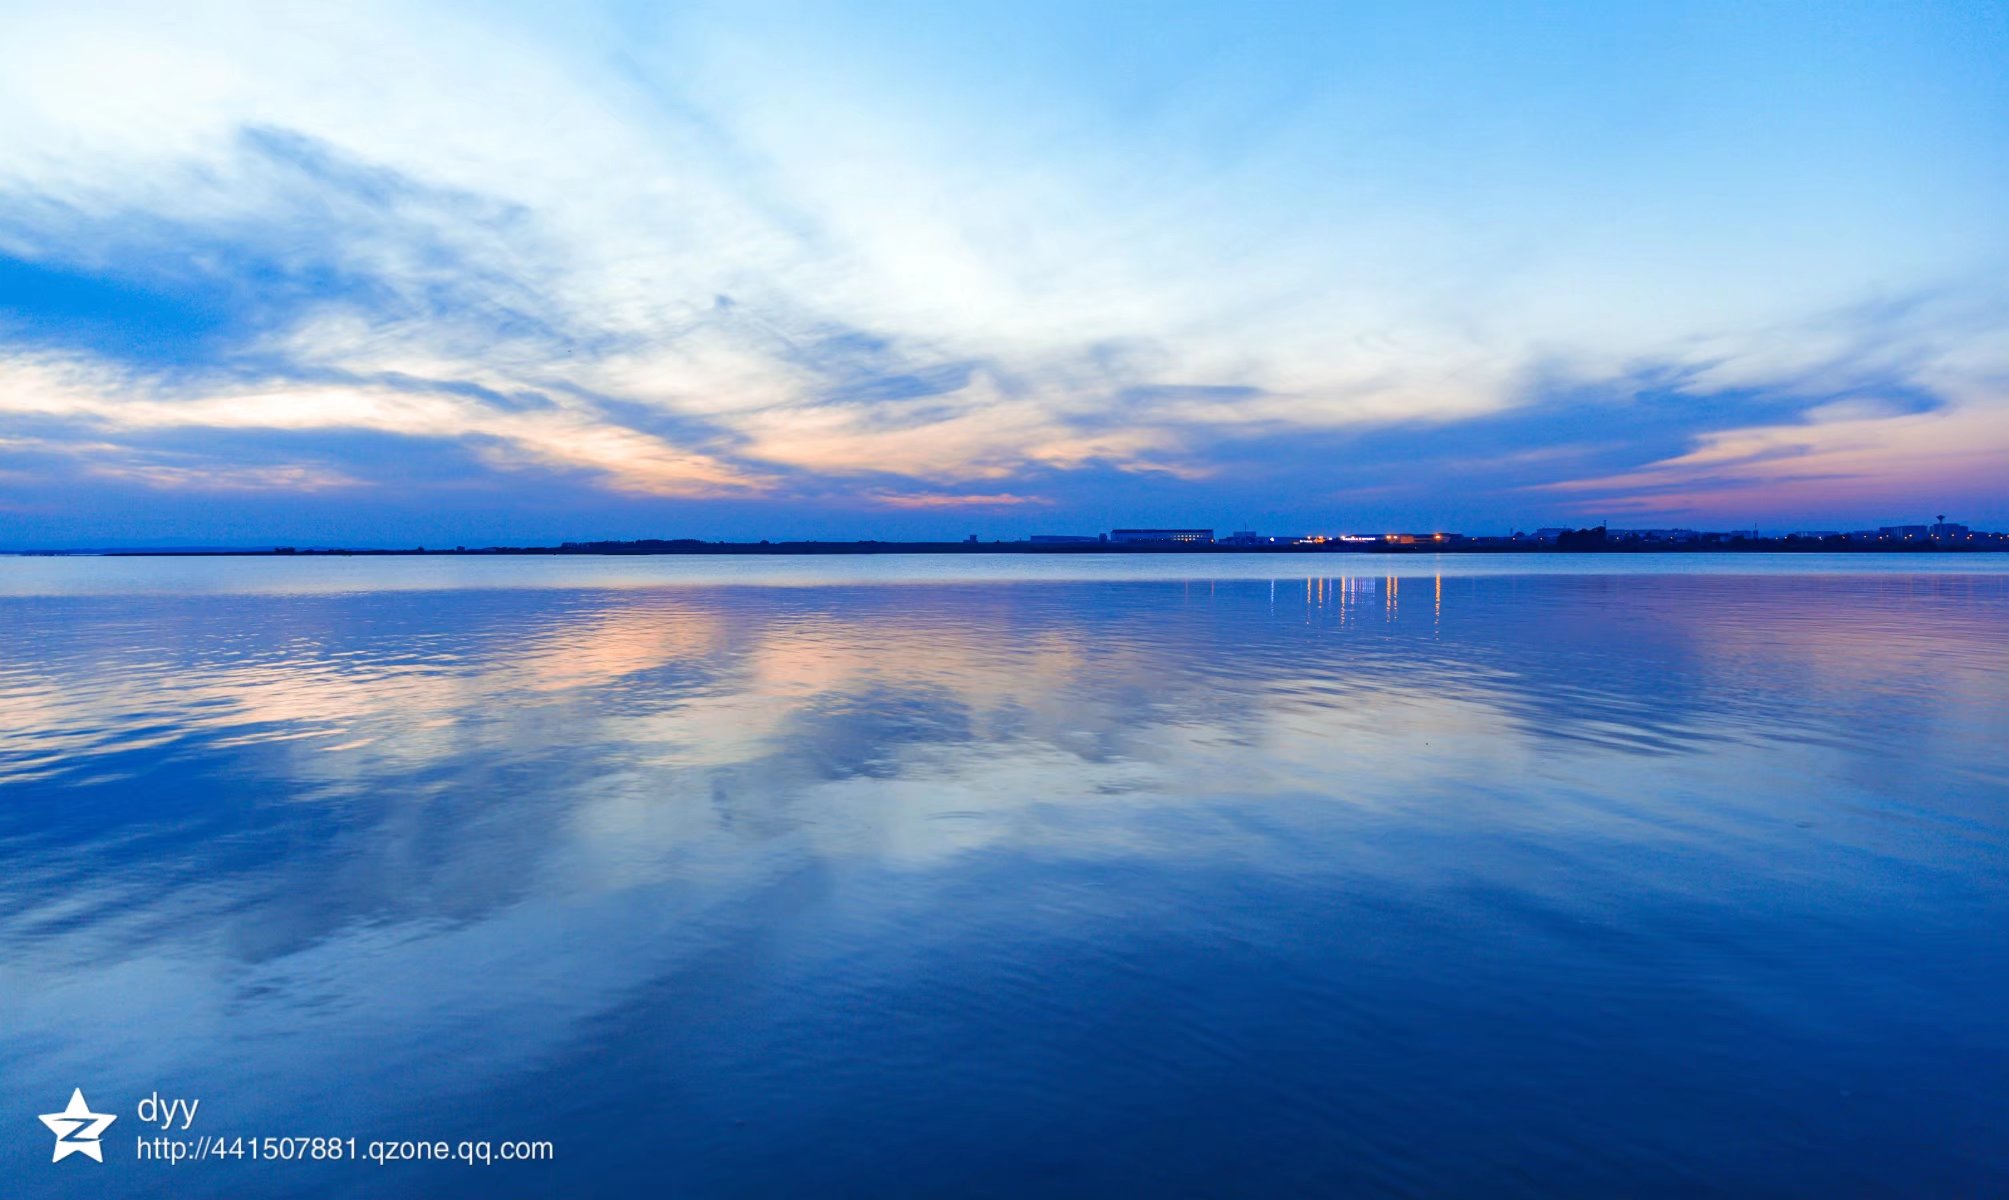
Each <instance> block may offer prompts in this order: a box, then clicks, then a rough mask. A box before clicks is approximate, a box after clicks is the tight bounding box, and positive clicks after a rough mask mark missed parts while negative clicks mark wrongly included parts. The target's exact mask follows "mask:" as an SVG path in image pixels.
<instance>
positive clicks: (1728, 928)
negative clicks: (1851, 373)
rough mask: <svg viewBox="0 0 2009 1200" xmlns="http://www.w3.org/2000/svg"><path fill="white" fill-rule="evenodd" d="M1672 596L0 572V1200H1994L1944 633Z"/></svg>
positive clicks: (1398, 588)
mask: <svg viewBox="0 0 2009 1200" xmlns="http://www.w3.org/2000/svg"><path fill="white" fill-rule="evenodd" d="M1724 559H1727V560H1729V561H1727V562H1726V561H1724V560H1721V559H1715V560H1704V559H1702V558H1701V556H1695V557H1694V558H1675V557H1668V558H1651V559H1648V558H1641V559H1622V560H1614V559H1609V558H1603V557H1600V558H1596V559H1575V558H1569V559H1547V558H1545V559H1539V560H1525V559H1516V560H1500V559H1492V558H1484V559H1464V560H1459V559H1455V558H1445V559H1442V560H1432V559H1409V558H1403V559H1387V560H1383V559H1360V560H1355V559H1352V558H1348V559H1345V560H1339V561H1334V560H1329V559H1323V558H1321V559H1300V558H1290V559H1278V558H1275V557H1250V558H1232V559H1220V558H1207V559H1184V558H1180V559H1160V558H1154V559H1142V560H1138V559H1112V560H1092V561H1090V560H1065V561H1064V562H1063V563H1058V564H1052V563H1047V562H1045V560H1039V561H1038V562H1028V560H1022V559H1014V560H990V559H966V558H954V559H928V560H923V561H921V562H915V561H913V560H903V561H888V560H873V559H864V560H842V561H836V562H831V561H828V560H811V561H810V562H808V563H799V562H789V561H779V562H778V561H777V560H742V561H728V562H723V563H721V562H720V561H718V560H611V561H610V560H584V561H581V560H474V561H470V560H439V559H425V560H417V559H400V560H382V559H376V560H361V559H357V560H314V561H311V562H293V561H284V560H255V559H252V560H246V559H234V560H233V559H219V560H47V559H42V560H14V561H0V1016H3V1017H4V1023H0V1084H4V1087H0V1091H4V1094H5V1096H6V1098H7V1104H8V1111H9V1113H10V1114H11V1115H10V1116H8V1118H7V1127H8V1129H9V1130H10V1132H9V1133H7V1134H6V1135H5V1137H4V1138H0V1180H4V1182H5V1184H6V1185H7V1187H6V1189H5V1190H6V1192H7V1194H9V1195H145V1194H177V1195H181V1194H186V1195H217V1196H224V1195H250V1194H284V1195H338V1196H347V1195H357V1196H363V1195H372V1196H374V1195H413V1196H416V1195H456V1194H464V1195H482V1196H493V1195H498V1194H504V1195H508V1194H533V1193H535V1194H554V1195H555V1194H572V1195H577V1194H588V1193H590V1192H592V1191H595V1190H599V1191H605V1192H615V1191H621V1192H626V1191H638V1192H640V1191H646V1192H647V1193H649V1194H655V1193H659V1192H664V1191H668V1192H669V1193H670V1194H676V1195H686V1196H771V1195H783V1194H787V1195H853V1196H886V1195H910V1194H913V1195H980V1196H1019V1195H1083V1196H1091V1195H1092V1196H1106V1195H1112V1194H1165V1195H1231V1194H1242V1195H1280V1194H1336V1193H1351V1194H1362V1195H1419V1196H1443V1195H1471V1196H1529V1197H1552V1196H1567V1195H1583V1196H1605V1195H1613V1194H1627V1195H1694V1194H1711V1193H1714V1194H1752V1195H1779V1196H1785V1195H1841V1194H1847V1195H1889V1196H1901V1195H1922V1194H1933V1195H1987V1194H2001V1193H2003V1192H2005V1191H2009V1086H2005V1085H2009V1017H2005V1015H2004V1014H2005V1011H2009V1005H2005V1004H2004V1003H2003V1000H2002V997H2003V996H2004V995H2005V994H2009V938H2005V937H2004V936H2003V930H2004V928H2005V927H2009V755H2005V750H2004V746H2005V743H2009V575H2005V574H2003V573H2002V572H2000V571H1999V570H1997V569H1996V568H1995V567H1994V565H1993V563H1994V560H1991V559H1988V558H1985V557H1980V556H1977V557H1975V558H1959V559H1951V558H1935V559H1930V560H1923V561H1917V560H1908V559H1892V558H1886V557H1876V558H1865V557H1864V556H1837V557H1836V558H1832V559H1831V558H1828V557H1826V556H1818V557H1817V556H1808V559H1807V560H1803V559H1798V558H1779V557H1764V558H1759V557H1756V556H1724ZM1809 560H1810V561H1809ZM1510 567H1519V568H1521V569H1520V570H1511V569H1509V568H1510ZM1307 571H1311V572H1314V573H1313V574H1311V575H1310V577H1307V575H1306V572H1307ZM1342 571H1344V572H1346V573H1341V572H1342ZM1360 571H1369V572H1372V573H1369V574H1361V573H1358V572H1360ZM1388 572H1395V573H1393V574H1390V573H1388ZM77 1086H82V1087H83V1088H84V1090H85V1091H86V1093H87V1094H89V1096H90V1098H91V1100H92V1101H93V1103H94V1104H95V1105H96V1107H98V1108H99V1109H100V1110H101V1111H118V1112H120V1113H121V1114H122V1115H121V1118H120V1121H119V1122H118V1123H117V1124H115V1125H114V1126H113V1128H112V1130H111V1131H110V1132H109V1133H108V1134H107V1135H106V1136H107V1140H106V1143H105V1145H106V1153H105V1157H106V1162H105V1164H104V1165H103V1166H102V1167H100V1166H98V1165H97V1164H94V1163H90V1162H87V1161H84V1160H82V1159H81V1158H80V1157H73V1158H71V1159H70V1160H68V1161H65V1162H64V1163H61V1164H57V1165H53V1166H52V1165H51V1164H50V1163H49V1162H48V1155H49V1138H48V1134H47V1132H46V1131H45V1130H43V1128H42V1127H41V1125H40V1124H39V1123H38V1122H37V1121H36V1120H35V1115H36V1114H38V1113H42V1112H53V1111H56V1110H57V1109H59V1108H60V1107H61V1105H62V1103H63V1101H64V1099H65V1098H66V1097H67V1096H68V1094H69V1092H70V1090H71V1089H72V1088H73V1087H77ZM156 1091H158V1092H160V1093H161V1094H163V1095H178V1096H194V1097H200V1098H201V1100H202V1105H203V1107H202V1114H201V1120H200V1121H199V1122H198V1123H197V1129H196V1130H195V1131H194V1132H205V1131H206V1132H210V1133H217V1134H223V1133H233V1132H241V1133H243V1134H245V1135H253V1134H267V1133H282V1134H283V1133H325V1134H328V1135H340V1136H355V1137H357V1138H359V1139H370V1138H416V1137H425V1138H447V1139H460V1138H491V1139H502V1138H535V1139H550V1140H552V1141H553V1142H554V1143H555V1145H556V1158H555V1160H554V1161H552V1162H550V1163H546V1164H538V1165H513V1166H507V1167H505V1166H500V1165H498V1166H492V1167H487V1168H481V1167H464V1166H457V1165H453V1166H447V1165H441V1166H413V1165H404V1166H387V1167H377V1166H371V1165H368V1164H359V1163H320V1164H300V1163H293V1164H253V1163H248V1162H228V1163H221V1164H219V1163H207V1164H202V1165H183V1166H180V1167H167V1166H165V1165H160V1164H146V1163H138V1162H135V1161H134V1145H133V1137H134V1135H137V1134H139V1133H141V1132H144V1131H143V1130H142V1129H140V1128H138V1127H139V1125H140V1122H139V1120H138V1118H137V1116H136V1114H135V1112H134V1108H133V1105H134V1102H135V1100H136V1099H137V1098H139V1097H143V1096H146V1095H148V1094H149V1093H152V1092H156Z"/></svg>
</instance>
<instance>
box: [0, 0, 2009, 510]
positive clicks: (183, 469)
mask: <svg viewBox="0 0 2009 1200" xmlns="http://www.w3.org/2000/svg"><path fill="white" fill-rule="evenodd" d="M267 7H268V8H271V9H273V10H274V11H265V10H264V9H250V10H247V9H244V8H242V7H240V6H225V5H217V6H213V7H207V6H200V5H197V6H191V7H187V8H177V9H176V10H175V11H174V12H173V13H171V14H169V13H166V12H164V11H158V10H156V9H154V8H151V7H143V6H119V5H97V4H92V3H88V2H84V3H64V4H61V5H55V4H37V5H17V4H10V5H7V6H6V15H5V17H4V18H0V19H4V22H5V27H6V29H7V31H8V36H7V37H6V38H5V39H4V40H0V545H12V546H52V545H76V544H108V543H118V544H174V543H181V544H234V543H252V544H255V543H260V542H268V541H280V542H292V543H301V544H322V543H351V544H361V543H380V544H399V545H402V544H415V543H426V544H458V543H479V544H488V543H492V542H498V541H500V542H509V541H517V542H529V541H548V540H553V539H560V538H578V537H602V536H606V537H635V536H685V535H688V536H700V537H732V536H756V537H758V536H815V535H848V534H859V533H862V534H877V535H881V536H961V535H962V534H963V533H966V532H979V533H982V534H983V535H985V536H1014V535H1018V534H1022V533H1027V532H1040V531H1049V532H1072V531H1089V530H1094V529H1101V528H1107V527H1109V526H1111V525H1122V524H1155V523H1174V524H1187V523H1195V524H1202V525H1214V526H1217V527H1222V528H1227V527H1244V526H1247V525H1254V526H1256V527H1259V528H1264V529H1275V530H1279V531H1299V530H1326V531H1331V532H1339V531H1345V530H1349V529H1354V530H1359V529H1383V528H1391V527H1428V528H1460V529H1468V530H1472V531H1475V532H1487V531H1493V530H1504V529H1508V528H1513V527H1517V526H1518V527H1532V526H1535V525H1545V524H1557V523H1564V522H1587V521H1592V520H1610V521H1612V522H1613V523H1616V524H1621V525H1657V524H1669V523H1684V524H1703V525H1716V526H1719V527H1721V526H1726V525H1739V526H1743V525H1751V524H1758V525H1762V526H1766V527H1775V528H1790V527H1806V526H1814V527H1822V528H1832V527H1836V526H1842V527H1854V526H1857V525H1860V524H1863V523H1874V522H1877V521H1889V520H1897V519H1907V520H1916V519H1919V518H1920V517H1921V516H1922V515H1924V514H1928V513H1932V512H1939V511H1945V512H1948V513H1953V514H1957V515H1958V516H1960V517H1965V518H1969V519H1972V520H1974V521H1977V522H1981V523H1993V524H1997V525H2003V524H2009V483H2005V482H2004V477H2005V476H2009V471H2005V470H2004V469H2003V464H2004V463H2005V462H2009V284H2005V283H2004V282H2003V281H2004V280H2005V279H2009V221H2005V219H2004V218H2005V217H2009V134H2005V133H2004V132H2003V131H2004V130H2005V129H2009V72H2005V71H2003V70H2002V69H2001V64H2002V63H2003V62H2005V61H2009V10H2004V9H2003V8H2002V7H2001V6H2000V5H1987V4H1964V5H1963V4H1915V5H1899V4H1881V5H1863V6H1852V5H1840V4H1823V5H1793V6H1788V5H1720V6H1682V5H1674V4H1668V5H1650V6H1648V5H1582V6H1572V5H1543V6H1535V5H1517V6H1459V5H1425V4H1405V5H1389V6H1384V7H1381V8H1370V7H1366V6H1329V5H1304V6H1295V5H1263V6H1253V7H1252V6H1246V5H1226V4H1191V5H1163V4H1152V5H1141V4H1140V5H1114V4H1111V5H1080V4H1051V5H1042V4H1018V5H1011V6H980V5H939V4H928V5H921V4H915V5H873V6H854V5H814V6H766V5H758V4H743V3H742V4H732V5H724V6H715V7H706V6H694V7H685V6H657V5H639V4H637V5H625V6H622V5H616V6H610V7H602V8H591V7H585V6H579V7H572V8H568V10H567V11H565V12H564V13H562V14H561V13H558V12H554V11H551V10H550V6H532V5H521V6H497V7H482V6H471V5H459V4H452V5H426V4H414V3H403V4H384V5H372V4H367V3H365V4H356V5H345V6H342V7H341V8H339V9H326V10H322V11H312V10H308V9H304V8H302V9H298V10H292V11H278V9H279V7H280V6H267Z"/></svg>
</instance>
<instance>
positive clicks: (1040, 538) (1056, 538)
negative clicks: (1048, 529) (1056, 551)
mask: <svg viewBox="0 0 2009 1200" xmlns="http://www.w3.org/2000/svg"><path fill="white" fill-rule="evenodd" d="M1026 540H1027V541H1030V542H1032V543H1033V544H1034V545H1036V546H1061V545H1073V544H1077V543H1081V542H1090V543H1093V542H1106V541H1108V540H1109V539H1108V538H1107V537H1104V536H1101V535H1098V534H1092V533H1035V534H1033V535H1032V536H1031V537H1030V538H1028V539H1026Z"/></svg>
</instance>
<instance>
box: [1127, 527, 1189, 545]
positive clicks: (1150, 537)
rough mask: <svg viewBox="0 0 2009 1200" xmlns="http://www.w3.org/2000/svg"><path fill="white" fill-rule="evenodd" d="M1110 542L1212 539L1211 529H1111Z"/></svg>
mask: <svg viewBox="0 0 2009 1200" xmlns="http://www.w3.org/2000/svg"><path fill="white" fill-rule="evenodd" d="M1109 540H1110V541H1112V542H1191V543H1199V544H1204V543H1208V542H1211V541H1213V540H1214V531H1213V530H1211V529H1112V530H1110V531H1109Z"/></svg>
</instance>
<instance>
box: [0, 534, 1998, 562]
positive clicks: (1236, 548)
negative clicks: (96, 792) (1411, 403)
mask: <svg viewBox="0 0 2009 1200" xmlns="http://www.w3.org/2000/svg"><path fill="white" fill-rule="evenodd" d="M2005 550H2009V545H2004V544H2001V543H2000V542H1998V541H1997V540H1996V539H1992V538H1991V539H1989V541H1988V543H1986V544H1978V545H1976V544H1969V545H1960V544H1935V543H1925V544H1916V543H1910V544H1897V545H1888V546H1883V545H1876V544H1874V543H1872V544H1860V543H1859V544H1854V545H1836V544H1832V543H1829V542H1826V541H1814V540H1811V539H1804V538H1745V539H1739V540H1736V541H1730V542H1718V543H1711V544H1707V545H1692V544H1681V543H1652V542H1648V543H1611V544H1605V545H1598V546H1571V547H1558V546H1551V545H1539V544H1536V545H1530V544H1526V543H1521V544H1514V545H1504V546H1500V545H1473V544H1470V543H1464V544H1459V545H1451V546H1442V545H1434V544H1430V543H1419V544H1415V545H1402V544H1388V543H1380V542H1325V543H1319V544H1298V543H1288V544H1281V545H1234V544H1219V543H1216V544H1212V545H1194V544H1185V543H1148V542H1147V543H1116V542H1086V543H1061V544H1043V543H1029V542H880V541H863V542H818V541H802V542H775V541H769V542H683V541H676V542H667V541H666V542H653V541H640V542H586V543H568V544H566V545H562V546H485V547H480V548H467V547H458V546H456V547H450V548H437V547H412V548H409V549H385V548H361V549H358V548H322V547H315V548H300V547H273V548H269V549H196V550H176V549H159V550H148V549H108V550H19V551H11V552H9V553H10V554H11V555H12V556H14V557H27V558H64V557H75V558H85V557H98V558H351V557H372V558H383V557H408V558H412V557H430V558H440V557H444V558H483V557H634V556H655V555H685V556H756V557H776V556H790V557H817V556H829V555H883V554H985V555H993V554H1008V555H1009V554H1026V555H1040V556H1060V557H1066V556H1079V555H1136V554H1175V555H1215V554H1292V555H1300V554H1313V555H1319V554H1347V555H1359V554H1367V555H1391V554H1393V555H1419V554H1461V555H1462V554H1470V555H1500V554H1508V555H1584V554H1656V555H1685V554H1933V555H1939V554H1990V553H2002V552H2004V551H2005Z"/></svg>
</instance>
